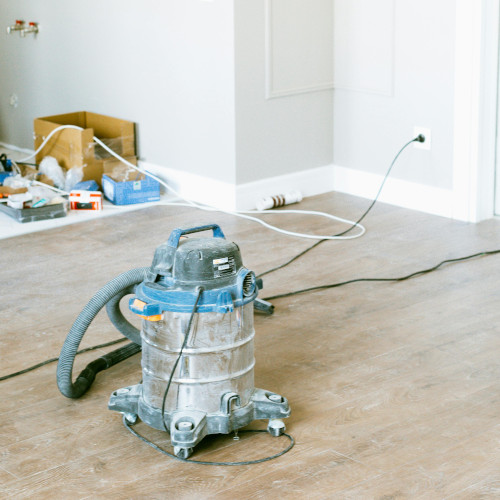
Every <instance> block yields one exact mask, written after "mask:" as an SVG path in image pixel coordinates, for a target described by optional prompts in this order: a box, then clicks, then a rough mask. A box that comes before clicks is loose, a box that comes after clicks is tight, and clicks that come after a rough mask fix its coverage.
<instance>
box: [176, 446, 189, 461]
mask: <svg viewBox="0 0 500 500" xmlns="http://www.w3.org/2000/svg"><path fill="white" fill-rule="evenodd" d="M192 453H193V448H181V447H179V446H174V455H175V456H176V457H179V458H189V457H190V456H191V454H192Z"/></svg>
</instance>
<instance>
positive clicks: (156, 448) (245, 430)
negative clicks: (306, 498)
mask: <svg viewBox="0 0 500 500" xmlns="http://www.w3.org/2000/svg"><path fill="white" fill-rule="evenodd" d="M123 425H124V426H125V427H126V428H127V429H128V430H129V432H130V433H131V434H133V435H134V436H135V437H137V438H139V439H140V440H141V441H143V442H144V443H146V444H147V445H149V446H151V448H153V449H155V450H156V451H159V452H160V453H163V454H164V455H167V456H169V457H171V458H175V459H176V460H180V461H181V462H187V463H192V464H198V465H253V464H260V463H262V462H268V461H269V460H273V459H274V458H278V457H281V456H282V455H284V454H285V453H287V452H288V451H290V450H291V449H292V448H293V446H294V445H295V440H294V439H293V437H292V436H291V435H290V434H287V433H286V432H284V433H283V434H281V435H282V436H286V437H287V438H288V439H289V441H290V444H289V445H288V446H287V447H286V448H285V449H284V450H282V451H280V452H279V453H276V454H275V455H271V456H269V457H264V458H258V459H257V460H246V461H243V462H209V461H205V460H192V459H190V458H181V457H178V456H177V455H174V454H173V453H170V452H168V451H167V450H164V449H163V448H160V447H159V446H158V445H157V444H155V443H153V442H152V441H150V440H149V439H147V438H145V437H144V436H142V435H141V434H139V433H138V432H137V431H136V430H135V429H132V426H131V425H130V423H129V422H128V420H127V418H126V417H125V415H124V416H123ZM250 432H252V433H259V432H261V433H266V434H267V433H268V432H267V431H266V430H264V429H243V430H239V431H238V433H239V434H244V433H250ZM273 439H274V438H273Z"/></svg>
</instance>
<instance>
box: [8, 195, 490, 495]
mask: <svg viewBox="0 0 500 500" xmlns="http://www.w3.org/2000/svg"><path fill="white" fill-rule="evenodd" d="M368 203H369V202H368V201H367V200H361V199H358V198H353V197H349V196H346V195H340V194H335V193H331V194H328V195H322V196H318V197H314V198H309V199H307V200H306V201H304V202H302V203H301V207H302V208H307V209H317V210H326V211H330V212H332V213H335V214H338V215H341V216H344V217H351V218H355V217H356V216H357V215H358V214H360V213H362V211H363V210H364V209H365V207H366V206H367V205H368ZM267 220H269V221H271V222H275V223H279V224H281V225H283V226H285V227H286V228H294V229H302V230H304V229H309V230H312V231H316V232H320V233H321V232H322V233H325V232H326V233H327V234H328V233H335V232H338V231H340V230H341V229H343V228H344V227H343V226H341V225H336V226H332V225H331V224H329V223H328V222H327V221H326V220H323V219H320V220H318V219H313V218H311V217H309V216H301V217H280V218H279V217H277V216H275V215H272V216H268V217H267ZM210 222H216V223H218V224H220V225H221V227H222V229H223V230H224V232H225V233H226V236H227V237H228V238H229V239H231V240H233V241H236V242H237V243H238V244H239V246H240V248H241V252H242V255H243V261H244V263H245V265H246V266H247V267H248V268H250V269H252V270H254V271H255V272H256V273H261V272H263V271H265V270H267V269H268V268H270V267H273V266H276V265H278V264H280V263H281V262H283V261H285V260H287V259H289V258H290V257H292V256H293V255H294V254H295V253H297V252H298V251H300V250H302V249H304V248H306V247H307V246H308V245H310V243H311V242H310V241H305V240H299V239H296V238H291V237H287V236H283V235H278V234H277V233H273V232H270V231H268V230H266V229H263V228H260V227H259V226H256V225H255V224H254V223H251V222H249V221H244V220H238V219H235V218H233V217H231V216H228V215H223V214H216V213H213V214H210V213H205V212H199V211H196V210H192V209H188V208H171V207H152V208H147V209H144V210H140V211H136V212H130V213H126V214H123V215H117V216H115V217H108V218H103V219H98V220H94V221H89V222H82V223H78V224H74V225H71V226H66V227H61V228H58V229H52V230H48V231H43V232H38V233H34V234H27V235H23V236H19V237H15V238H9V239H6V240H3V241H2V242H1V247H0V269H1V276H2V281H1V284H0V286H1V288H0V289H1V301H0V329H1V331H0V352H1V367H0V376H2V375H5V374H8V373H10V372H14V371H17V370H20V369H22V368H25V367H27V366H30V365H33V364H35V363H37V362H39V361H43V360H45V359H47V358H52V357H55V356H58V354H59V350H60V348H61V345H62V343H63V341H64V339H65V337H66V334H67V332H68V330H69V328H70V327H71V324H72V323H73V321H74V319H75V318H76V316H77V315H78V313H79V312H80V310H81V309H82V308H83V306H84V305H85V304H86V302H87V301H88V299H89V298H90V297H91V296H92V295H93V293H94V292H96V291H97V290H98V289H99V288H100V287H101V286H102V285H104V284H105V283H106V282H107V281H108V280H110V279H112V278H113V277H115V276H116V275H118V274H119V273H121V272H123V271H126V270H129V269H131V268H134V267H141V266H147V265H149V264H150V263H151V260H152V257H153V253H154V250H155V248H156V247H157V246H158V245H159V244H161V243H163V242H164V241H165V240H166V239H167V237H168V235H169V234H170V231H171V230H172V229H174V228H176V227H179V226H186V225H192V226H194V225H200V224H205V223H210ZM365 224H366V227H367V233H366V235H365V236H363V237H362V238H359V239H356V240H351V241H341V242H326V243H323V244H322V245H320V246H319V247H318V248H316V249H314V250H313V251H311V252H310V253H309V254H307V255H306V256H304V257H303V258H302V259H300V260H299V261H297V262H295V263H293V264H291V265H290V266H288V267H287V268H285V269H283V270H281V271H278V272H276V273H273V274H271V275H268V276H266V277H265V279H264V285H265V289H264V290H263V291H262V292H261V297H264V298H265V297H268V296H271V295H275V294H278V293H282V292H287V291H291V290H296V289H298V288H304V287H310V286H314V285H318V284H326V283H334V282H340V281H344V280H349V279H352V278H361V277H370V278H371V277H398V276H402V275H406V274H409V273H411V272H413V271H417V270H420V269H425V268H427V267H431V266H433V265H434V264H437V263H438V262H440V261H441V260H443V259H447V258H453V257H459V256H465V255H468V254H472V253H475V252H478V251H482V250H492V249H497V248H500V221H499V220H494V219H493V220H489V221H486V222H482V223H479V224H467V223H462V222H457V221H451V220H447V219H444V218H440V217H435V216H431V215H426V214H422V213H418V212H412V211H409V210H404V209H400V208H395V207H391V206H388V205H383V204H377V205H376V206H375V208H374V210H373V212H372V213H371V214H370V215H369V216H368V217H367V218H366V219H365ZM207 236H208V234H207ZM499 265H500V255H498V256H490V257H481V258H477V259H474V260H471V261H468V262H465V263H458V264H450V265H446V266H444V267H442V268H441V269H440V270H438V271H436V272H434V273H431V274H428V275H425V276H420V277H417V278H414V279H412V280H409V281H406V282H401V283H355V284H350V285H347V286H343V287H340V288H334V289H330V290H323V291H318V292H314V293H308V294H304V295H298V296H294V297H290V298H284V299H277V300H275V301H274V305H275V307H276V311H275V314H274V316H271V317H266V316H260V315H257V316H256V320H255V329H256V342H255V357H256V367H255V385H256V387H263V388H266V389H271V390H274V391H276V392H278V393H280V394H283V395H285V396H286V397H287V398H288V399H289V401H290V405H291V408H292V415H291V417H290V418H289V419H288V421H287V428H288V432H290V433H291V434H292V435H293V436H294V438H295V440H296V445H295V447H294V448H293V449H292V450H291V451H290V452H289V453H287V454H286V455H284V456H282V457H280V458H278V459H276V460H273V461H270V462H266V463H262V464H258V465H249V466H239V467H229V466H225V467H214V466H201V465H195V464H186V463H181V462H178V461H175V460H172V459H170V458H168V457H166V456H163V455H161V454H160V453H158V452H157V451H155V450H153V449H152V448H150V447H148V446H147V445H145V444H144V443H142V442H140V441H138V440H137V439H136V438H135V437H134V436H132V435H131V434H129V433H128V432H127V431H126V429H125V428H124V427H123V425H122V423H121V419H120V415H118V414H116V413H114V412H110V411H109V410H108V409H107V402H108V398H109V395H110V393H111V392H112V391H113V390H115V389H118V388H120V387H124V386H127V385H131V384H135V383H137V382H138V381H139V380H140V379H141V372H140V355H136V356H134V357H133V358H130V359H128V360H126V361H124V362H122V363H120V364H119V365H117V366H115V367H113V368H111V369H109V370H107V371H105V372H102V373H100V374H99V375H98V377H97V379H96V382H95V383H94V385H93V386H92V388H91V389H90V391H89V392H88V393H87V394H86V395H85V396H84V397H83V398H81V399H79V400H70V399H66V398H65V397H63V396H62V395H61V394H60V393H59V392H58V389H57V387H56V381H55V369H56V365H55V363H53V364H50V365H47V366H44V367H42V368H40V369H38V370H36V371H33V372H30V373H26V374H24V375H21V376H19V377H16V378H13V379H9V380H6V381H3V382H0V393H1V398H0V414H1V415H0V421H1V423H0V497H2V498H30V499H32V498H36V499H41V498H42V499H43V498H50V499H58V498H64V499H66V498H70V499H80V498H112V499H115V498H116V499H121V498H176V499H204V498H224V499H225V498H227V499H234V498H238V499H254V498H269V499H277V498H307V499H310V498H311V499H316V498H318V499H330V498H341V499H343V498H346V499H363V498H380V499H381V498H384V499H392V498H394V499H396V498H397V499H400V498H412V499H413V498H432V499H433V498H448V497H451V498H458V499H462V498H463V499H475V498H481V499H483V498H499V497H500V420H499V415H500V363H499V359H500V326H499V325H500V305H499V304H500V282H499V279H498V268H499ZM119 336H120V334H119V333H118V332H117V331H116V330H114V328H113V327H112V326H111V324H110V322H109V320H108V319H107V317H106V315H105V314H104V313H101V314H100V315H99V316H98V317H97V319H96V320H95V322H94V323H93V324H92V326H91V328H90V329H89V331H88V333H87V335H86V336H85V338H84V341H83V343H82V347H88V346H92V345H95V344H100V343H103V342H106V341H109V340H113V339H115V338H118V337H119ZM96 357H98V354H97V353H96V352H88V353H85V354H82V355H81V356H79V357H78V358H77V362H76V368H75V372H78V373H79V371H80V370H81V369H82V368H83V366H84V365H86V364H87V363H88V362H89V361H90V360H92V359H94V358H96ZM265 426H266V422H254V423H253V424H252V426H251V427H252V428H259V427H260V428H265ZM136 429H137V430H138V431H140V432H141V433H143V434H145V435H147V436H148V437H149V438H151V439H153V440H154V441H155V442H157V443H159V444H160V445H162V446H166V447H167V449H168V439H167V436H166V435H165V434H163V433H161V432H159V431H154V430H152V429H149V428H147V427H146V426H145V425H144V424H138V425H137V426H136ZM285 441H286V438H284V437H280V438H273V437H271V436H269V435H267V434H255V435H251V434H244V435H241V439H240V441H235V440H233V439H232V437H228V436H217V437H209V438H206V439H205V440H204V441H203V442H202V443H201V444H200V445H199V446H198V447H197V448H196V450H195V454H194V455H193V457H192V458H193V459H199V460H200V459H201V460H216V461H239V460H251V459H255V458H260V457H263V456H266V455H270V454H273V453H275V452H277V451H279V450H280V449H282V448H283V447H284V446H286V442H285Z"/></svg>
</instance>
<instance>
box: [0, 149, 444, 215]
mask: <svg viewBox="0 0 500 500" xmlns="http://www.w3.org/2000/svg"><path fill="white" fill-rule="evenodd" d="M0 146H3V147H6V148H8V149H11V150H14V151H19V152H23V153H30V152H32V151H30V150H29V149H22V148H18V147H16V146H13V145H10V144H5V143H3V142H0ZM140 165H141V166H142V167H143V168H145V169H146V170H148V171H150V172H151V173H153V174H155V175H157V176H158V177H160V178H161V179H163V180H164V181H165V182H166V183H167V184H169V185H171V186H172V187H173V188H174V189H175V190H176V191H177V192H178V193H179V195H180V196H182V197H183V198H187V199H189V200H193V201H196V202H198V203H203V204H207V205H211V206H214V207H217V208H221V209H223V210H251V209H254V208H255V202H256V201H257V200H258V199H259V198H261V197H264V196H272V195H277V194H284V193H286V192H287V191H292V190H299V191H300V192H301V193H302V195H303V196H304V197H307V196H314V195H317V194H323V193H327V192H330V191H338V192H341V193H346V194H351V195H353V196H360V197H362V198H368V199H373V198H374V197H375V196H376V194H377V191H378V189H379V187H380V185H381V183H382V181H383V176H382V175H377V174H372V173H368V172H363V171H361V170H355V169H351V168H347V167H342V166H339V165H326V166H323V167H317V168H312V169H307V170H302V171H300V172H294V173H291V174H285V175H279V176H275V177H268V178H266V179H261V180H258V181H254V182H247V183H245V184H239V185H236V184H233V183H230V182H224V181H219V180H216V179H212V178H210V177H206V176H203V175H198V174H192V173H189V172H182V171H180V170H176V169H173V168H170V167H164V166H160V165H156V164H153V163H148V162H143V161H141V162H140ZM173 198H176V197H175V196H173ZM379 201H381V202H383V203H389V204H391V205H396V206H400V207H403V208H409V209H412V210H419V211H421V212H426V213H430V214H434V215H441V216H443V217H450V218H453V215H454V210H453V191H452V190H451V189H449V190H448V189H442V188H436V187H433V186H427V185H424V184H418V183H415V182H409V181H403V180H400V179H394V178H391V177H389V178H388V179H387V181H386V183H385V186H384V189H383V190H382V193H381V194H380V197H379Z"/></svg>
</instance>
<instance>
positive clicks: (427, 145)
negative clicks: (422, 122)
mask: <svg viewBox="0 0 500 500" xmlns="http://www.w3.org/2000/svg"><path fill="white" fill-rule="evenodd" d="M420 134H422V135H423V136H424V137H425V141H424V142H414V143H413V146H414V147H415V148H418V149H427V150H430V149H431V144H432V142H431V139H432V135H431V129H430V128H425V127H418V126H416V125H415V127H413V137H417V136H418V135H420Z"/></svg>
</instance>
